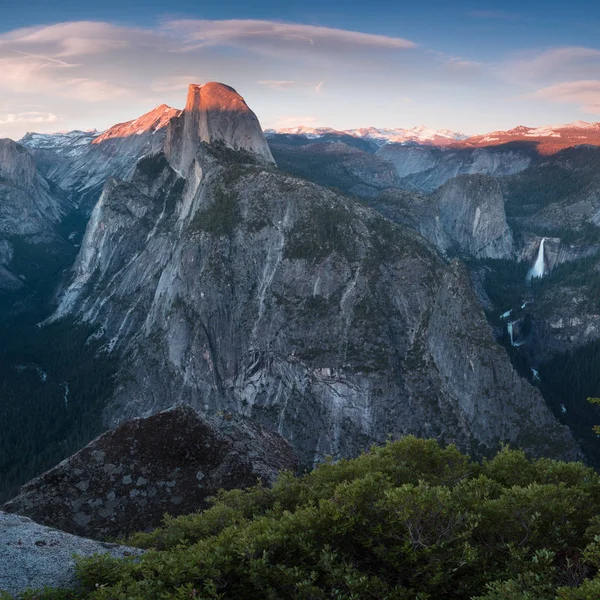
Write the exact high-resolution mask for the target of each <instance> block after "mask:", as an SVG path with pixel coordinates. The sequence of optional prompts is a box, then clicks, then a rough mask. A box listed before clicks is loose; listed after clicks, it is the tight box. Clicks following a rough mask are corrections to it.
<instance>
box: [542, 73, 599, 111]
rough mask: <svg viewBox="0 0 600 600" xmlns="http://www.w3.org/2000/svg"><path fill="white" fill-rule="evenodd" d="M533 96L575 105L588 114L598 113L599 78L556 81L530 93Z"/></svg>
mask: <svg viewBox="0 0 600 600" xmlns="http://www.w3.org/2000/svg"><path fill="white" fill-rule="evenodd" d="M532 97H533V98H537V99H542V100H550V101H551V102H560V103H563V104H574V105H577V106H578V107H579V108H580V109H581V110H583V111H584V112H586V113H589V114H600V80H597V79H588V80H584V81H568V82H563V83H557V84H555V85H551V86H548V87H545V88H542V89H540V90H537V91H536V92H534V93H533V94H532Z"/></svg>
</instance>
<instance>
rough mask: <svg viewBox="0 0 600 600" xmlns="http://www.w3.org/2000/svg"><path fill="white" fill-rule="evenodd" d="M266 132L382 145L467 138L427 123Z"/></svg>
mask: <svg viewBox="0 0 600 600" xmlns="http://www.w3.org/2000/svg"><path fill="white" fill-rule="evenodd" d="M265 134H266V135H267V136H269V135H274V134H284V135H302V136H304V137H307V138H311V139H317V138H320V137H323V136H324V135H328V134H337V135H350V136H352V137H357V138H362V139H366V140H370V141H372V142H374V143H376V144H378V145H381V146H382V145H384V144H389V143H393V144H403V143H406V142H417V143H425V144H437V145H444V144H448V143H451V142H456V141H460V140H464V139H466V138H467V136H466V135H465V134H463V133H460V132H454V131H450V130H449V129H440V130H435V129H431V128H429V127H426V126H425V125H417V126H415V127H412V128H411V129H404V128H387V127H384V128H378V127H360V128H358V129H345V130H336V129H332V128H331V127H305V126H302V125H299V126H297V127H288V128H286V129H267V130H266V131H265Z"/></svg>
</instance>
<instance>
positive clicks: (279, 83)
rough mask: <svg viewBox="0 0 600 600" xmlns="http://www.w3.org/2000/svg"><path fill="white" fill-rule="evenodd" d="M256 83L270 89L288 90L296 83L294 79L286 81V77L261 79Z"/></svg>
mask: <svg viewBox="0 0 600 600" xmlns="http://www.w3.org/2000/svg"><path fill="white" fill-rule="evenodd" d="M256 83H258V85H265V86H267V87H268V88H270V89H272V90H289V89H290V88H293V87H294V86H295V85H296V82H295V81H288V80H286V79H263V80H261V81H257V82H256Z"/></svg>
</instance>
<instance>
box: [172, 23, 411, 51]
mask: <svg viewBox="0 0 600 600" xmlns="http://www.w3.org/2000/svg"><path fill="white" fill-rule="evenodd" d="M163 29H164V31H167V32H176V33H177V34H178V35H180V36H183V39H184V40H185V41H186V43H185V44H184V45H183V46H182V47H181V48H180V49H181V50H184V51H186V50H187V51H189V50H191V49H196V48H203V47H209V46H237V47H242V48H247V49H251V50H254V51H256V52H265V53H268V54H270V53H272V52H274V51H276V50H277V49H278V50H280V51H281V50H284V51H285V50H288V51H292V50H297V49H298V48H299V47H300V48H302V47H303V48H304V50H305V51H306V50H310V51H311V52H332V51H336V52H351V53H357V52H359V51H365V50H368V49H369V48H370V49H386V50H406V49H410V48H416V46H417V44H415V42H412V41H410V40H408V39H405V38H401V37H390V36H386V35H376V34H372V33H361V32H358V31H348V30H345V29H334V28H331V27H318V26H316V25H302V24H297V23H278V22H275V21H261V20H252V19H248V20H227V21H207V20H178V21H176V20H173V21H168V22H166V23H165V24H164V27H163Z"/></svg>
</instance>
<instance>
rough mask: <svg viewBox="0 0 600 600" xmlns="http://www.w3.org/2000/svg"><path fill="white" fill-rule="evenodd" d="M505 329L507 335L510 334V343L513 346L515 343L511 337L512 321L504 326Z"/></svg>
mask: <svg viewBox="0 0 600 600" xmlns="http://www.w3.org/2000/svg"><path fill="white" fill-rule="evenodd" d="M506 329H507V330H508V335H509V336H510V345H511V346H514V345H515V341H514V339H513V324H512V321H511V322H510V323H508V325H507V326H506Z"/></svg>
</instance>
